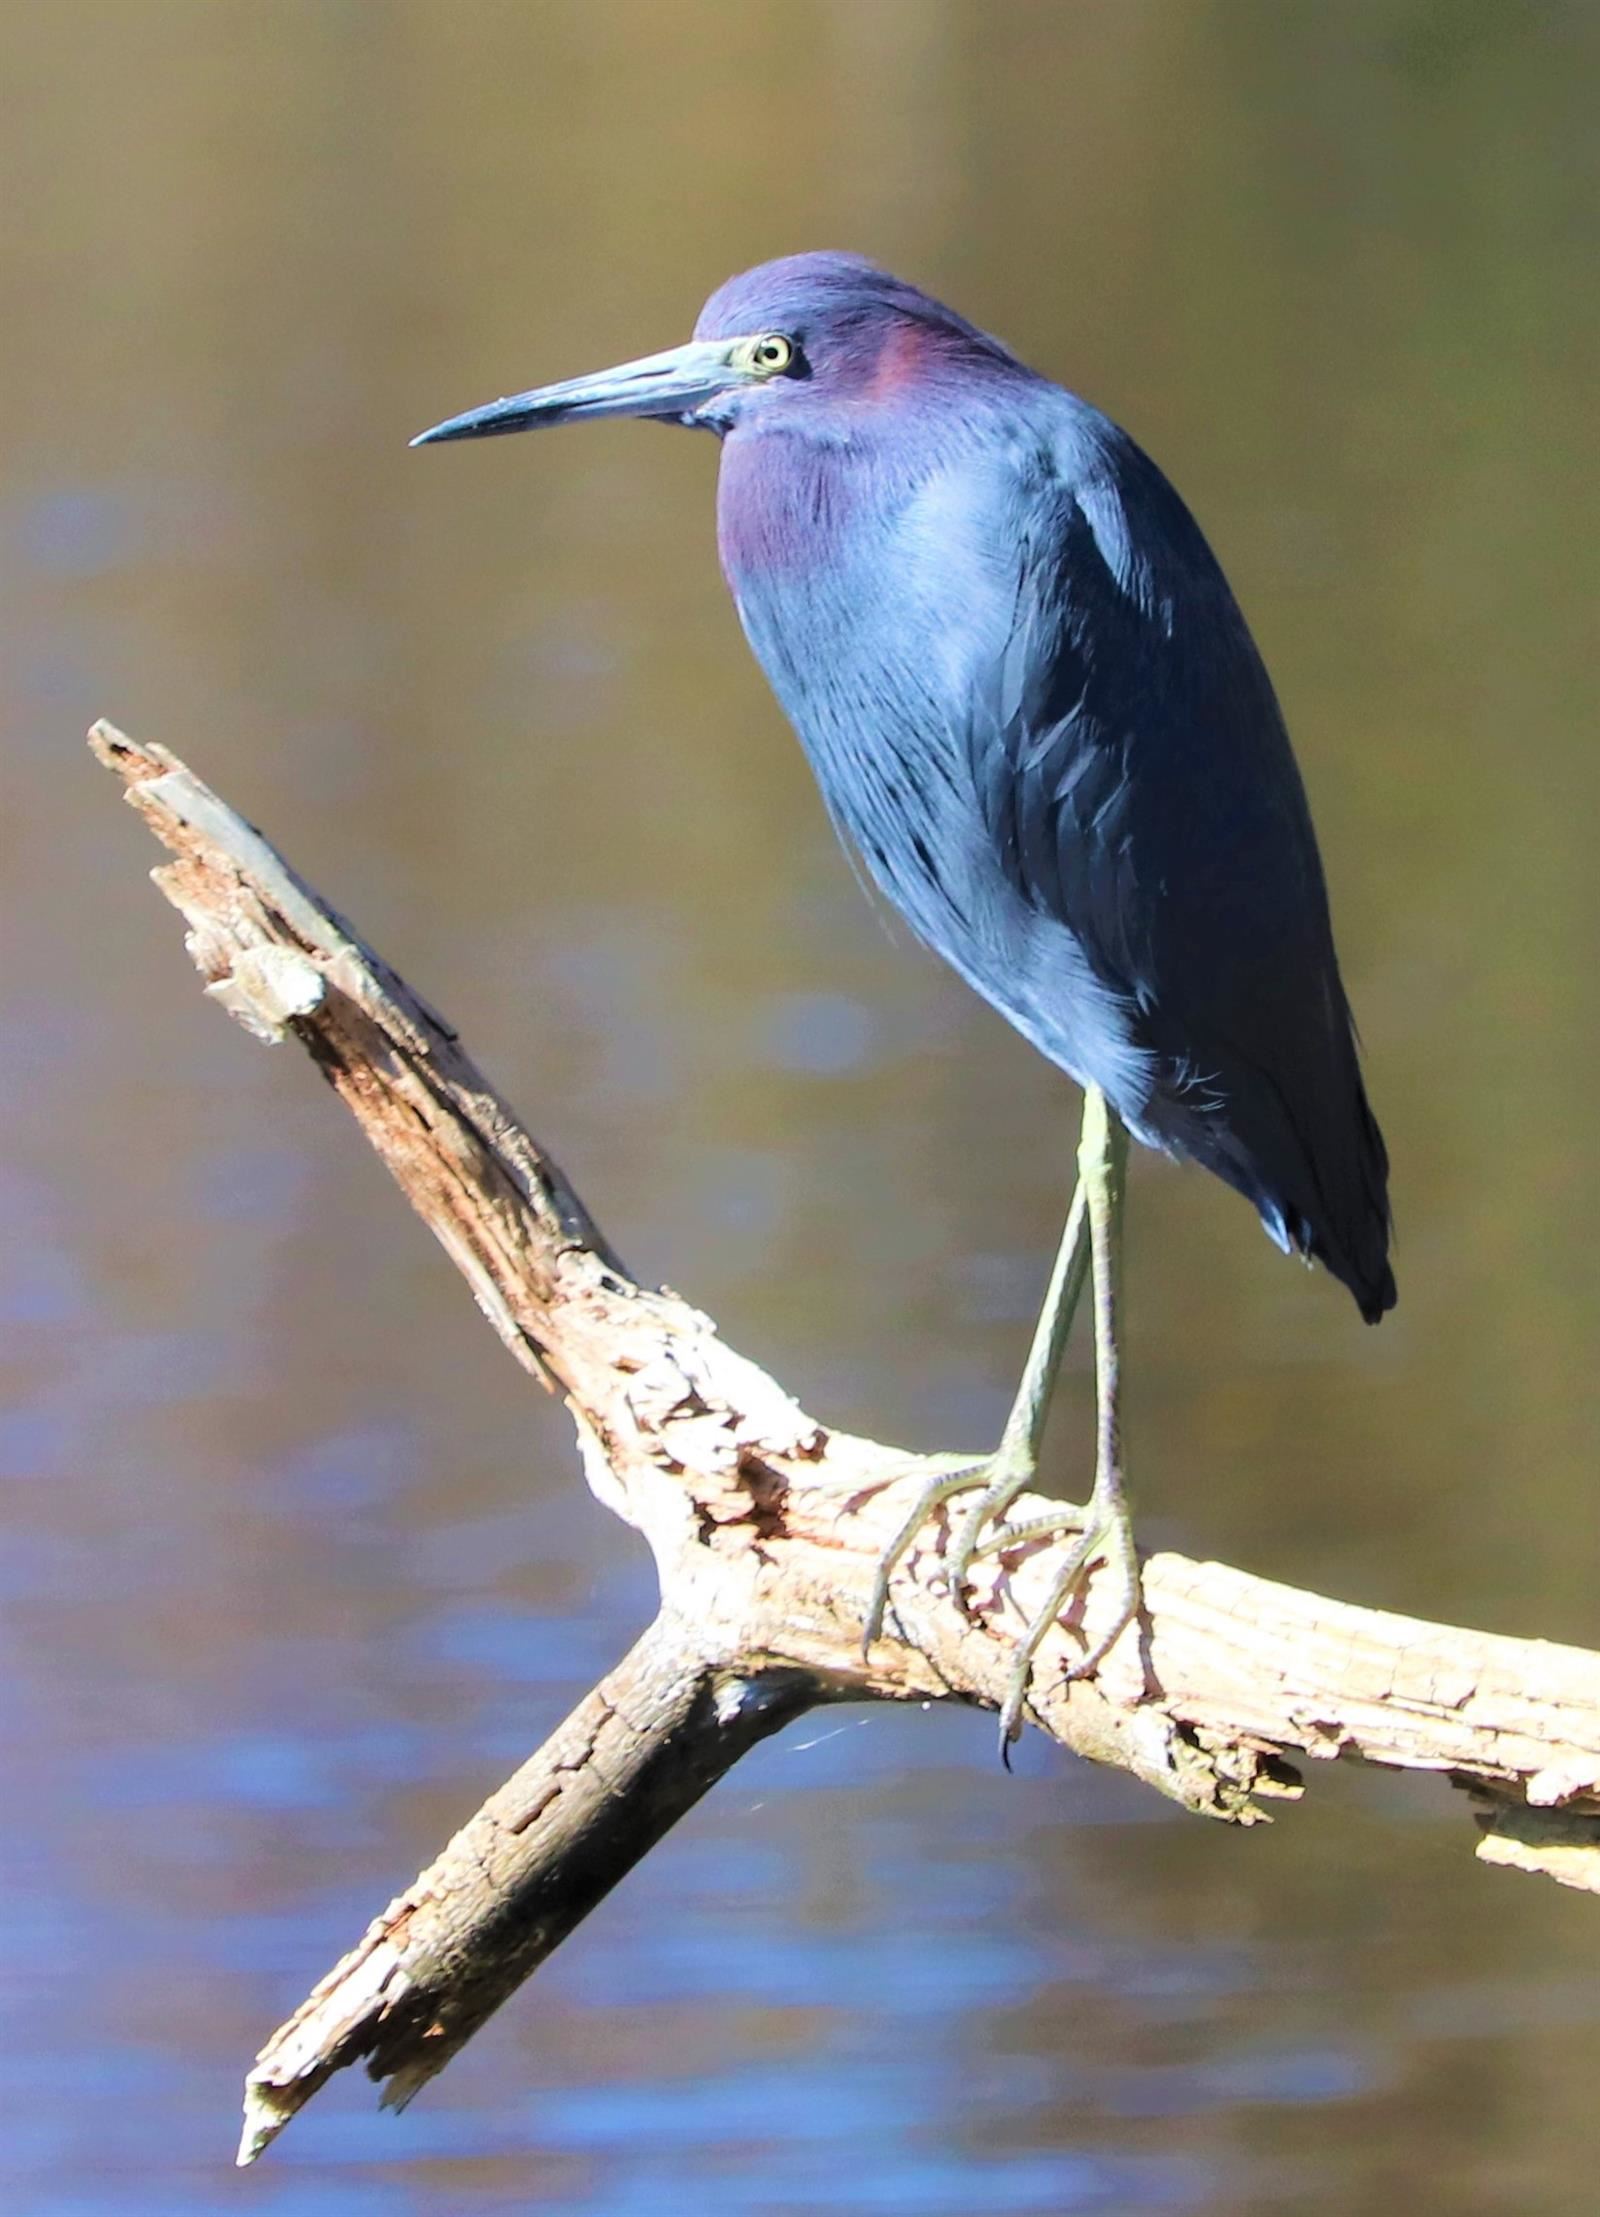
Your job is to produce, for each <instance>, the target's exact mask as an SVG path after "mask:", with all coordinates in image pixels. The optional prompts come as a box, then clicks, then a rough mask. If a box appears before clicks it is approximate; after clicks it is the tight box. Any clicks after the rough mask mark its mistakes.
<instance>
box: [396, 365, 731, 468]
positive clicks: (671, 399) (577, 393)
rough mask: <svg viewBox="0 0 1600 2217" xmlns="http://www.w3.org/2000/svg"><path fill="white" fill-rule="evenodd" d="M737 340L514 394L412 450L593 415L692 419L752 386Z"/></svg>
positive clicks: (422, 436) (452, 422)
mask: <svg viewBox="0 0 1600 2217" xmlns="http://www.w3.org/2000/svg"><path fill="white" fill-rule="evenodd" d="M738 344H739V342H738V340H737V339H691V340H690V341H689V343H688V345H687V346H675V347H670V348H669V349H668V350H667V352H666V353H665V354H647V355H645V356H644V357H643V359H642V360H641V361H637V362H624V363H622V365H621V366H620V367H619V368H617V369H609V370H600V371H598V372H597V373H596V374H595V375H594V376H593V377H570V378H568V379H567V381H566V383H565V384H564V385H541V386H540V387H539V388H538V390H537V391H536V392H531V393H514V394H513V395H512V397H511V398H510V399H509V400H492V401H490V403H489V405H488V406H487V407H486V408H470V409H468V411H467V413H466V414H465V415H464V416H451V417H450V418H449V420H448V421H447V422H445V423H436V424H435V425H434V427H433V429H432V430H431V431H423V432H421V433H419V434H418V436H417V437H416V438H414V439H413V440H412V442H411V444H412V445H413V446H435V445H438V444H440V443H441V442H442V441H444V440H446V439H493V438H498V437H499V436H500V434H501V433H502V432H505V431H533V430H536V429H537V428H538V427H539V425H540V424H544V423H582V422H585V421H592V420H593V419H594V418H596V417H599V416H660V417H665V418H666V419H667V420H668V421H669V422H671V421H674V420H677V419H680V418H683V417H686V416H692V415H693V413H694V411H695V410H696V409H697V408H700V407H703V406H704V404H705V403H706V402H707V401H708V400H714V399H715V398H716V396H717V395H718V394H719V393H723V392H726V391H727V390H728V389H729V387H730V386H734V385H744V384H748V383H750V382H752V379H751V377H750V373H749V371H747V370H744V369H740V368H737V367H736V366H735V364H734V359H733V356H734V350H735V348H736V347H737V346H738Z"/></svg>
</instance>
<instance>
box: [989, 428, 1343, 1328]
mask: <svg viewBox="0 0 1600 2217" xmlns="http://www.w3.org/2000/svg"><path fill="white" fill-rule="evenodd" d="M1011 513H1012V527H1011V528H1012V535H1013V538H1014V540H1015V541H1016V543H1017V544H1018V570H1017V595H1016V604H1015V615H1014V620H1013V623H1012V626H1011V630H1010V634H1009V637H1008V638H1007V641H1006V644H1005V649H1004V652H1003V654H1002V655H1001V656H1000V657H999V659H998V661H994V660H993V659H991V661H990V663H989V664H988V666H987V667H986V669H984V670H983V671H981V672H980V673H979V674H978V677H977V681H976V683H975V686H974V692H973V712H972V720H971V725H970V735H969V745H970V766H971V773H972V777H973V780H974V784H975V787H976V790H977V792H978V795H979V801H980V806H981V808H982V810H983V814H984V819H985V825H986V829H987V832H988V835H989V838H990V839H991V841H992V843H993V848H994V851H995V852H996V853H997V854H998V856H999V857H1000V860H1001V866H1002V868H1003V869H1004V870H1005V872H1006V874H1007V876H1008V877H1009V879H1010V881H1011V883H1012V885H1013V886H1014V888H1015V889H1016V891H1017V892H1018V893H1019V894H1020V895H1021V896H1022V898H1023V899H1024V900H1025V901H1026V902H1027V903H1028V904H1029V905H1030V906H1031V907H1032V908H1033V909H1034V910H1036V911H1037V912H1038V913H1039V914H1040V915H1041V916H1044V917H1048V918H1053V919H1055V920H1056V921H1058V922H1060V923H1062V924H1064V925H1065V926H1066V927H1067V929H1068V930H1069V931H1070V932H1071V933H1072V935H1073V938H1074V940H1075V941H1076V942H1077V944H1078V946H1079V948H1080V949H1081V951H1082V954H1083V956H1084V957H1085V959H1086V960H1087V961H1088V962H1089V964H1090V966H1091V967H1092V969H1093V970H1094V971H1095V973H1096V974H1097V975H1098V977H1099V978H1100V980H1101V981H1102V983H1103V984H1104V985H1105V986H1106V987H1108V988H1109V989H1110V990H1111V991H1112V992H1114V993H1115V994H1117V995H1118V997H1119V999H1120V1000H1121V1003H1122V1005H1123V1009H1124V1012H1125V1016H1126V1019H1127V1022H1128V1026H1129V1031H1130V1036H1131V1037H1132V1039H1133V1041H1134V1043H1135V1044H1136V1045H1138V1046H1140V1047H1142V1048H1144V1049H1146V1050H1147V1051H1148V1052H1149V1054H1150V1055H1151V1056H1152V1057H1153V1059H1154V1064H1155V1068H1156V1070H1157V1072H1158V1077H1157V1085H1156V1098H1155V1100H1154V1101H1153V1102H1152V1104H1151V1114H1150V1121H1151V1124H1152V1126H1153V1128H1154V1131H1155V1133H1156V1135H1157V1136H1163V1137H1166V1138H1167V1139H1168V1140H1169V1141H1170V1142H1171V1143H1172V1144H1174V1145H1176V1146H1177V1147H1179V1149H1180V1150H1181V1151H1182V1152H1185V1153H1194V1154H1197V1155H1199V1156H1200V1157H1201V1158H1202V1159H1205V1160H1207V1161H1209V1162H1210V1164H1211V1167H1213V1168H1215V1169H1217V1170H1219V1171H1220V1172H1221V1174H1222V1175H1224V1176H1225V1177H1227V1178H1229V1180H1230V1182H1232V1183H1234V1184H1236V1185H1240V1186H1241V1187H1242V1188H1243V1189H1244V1190H1247V1191H1249V1192H1250V1193H1251V1197H1252V1198H1253V1199H1255V1200H1256V1201H1257V1204H1258V1206H1260V1207H1261V1208H1262V1211H1263V1214H1264V1215H1266V1216H1267V1218H1268V1221H1269V1223H1272V1222H1273V1219H1274V1216H1275V1217H1276V1220H1277V1221H1276V1225H1275V1228H1276V1229H1277V1231H1278V1232H1279V1234H1280V1236H1285V1237H1287V1238H1289V1239H1291V1240H1292V1241H1293V1242H1294V1243H1295V1244H1297V1245H1302V1246H1309V1247H1311V1248H1312V1249H1313V1250H1314V1251H1316V1252H1319V1253H1323V1254H1324V1255H1325V1256H1326V1258H1327V1259H1329V1260H1330V1262H1331V1263H1332V1264H1333V1267H1334V1268H1335V1269H1336V1270H1337V1271H1338V1273H1339V1275H1341V1276H1344V1277H1346V1278H1347V1279H1348V1280H1349V1281H1351V1282H1352V1283H1355V1284H1356V1289H1357V1291H1358V1296H1359V1297H1360V1298H1362V1299H1363V1300H1364V1301H1366V1302H1368V1304H1369V1305H1370V1303H1371V1302H1372V1301H1373V1300H1376V1299H1377V1298H1378V1293H1377V1292H1376V1291H1374V1288H1375V1286H1380V1285H1381V1281H1382V1279H1383V1277H1384V1276H1385V1275H1386V1264H1385V1263H1384V1261H1383V1253H1384V1248H1385V1246H1386V1240H1387V1204H1386V1200H1385V1196H1384V1170H1385V1165H1384V1161H1383V1153H1382V1142H1381V1140H1380V1139H1379V1138H1378V1134H1377V1127H1376V1125H1375V1124H1374V1123H1373V1122H1372V1119H1371V1115H1370V1112H1369V1111H1368V1109H1367V1106H1366V1101H1365V1096H1364V1094H1363V1092H1362V1089H1361V1081H1360V1075H1359V1070H1358V1067H1357V1063H1356V1056H1355V1050H1354V1045H1353V1040H1352V1034H1351V1025H1350V1016H1349V1009H1348V1004H1347V1002H1346V1000H1345V996H1344V990H1343V986H1342V984H1341V982H1340V978H1339V971H1338V965H1337V961H1336V958H1335V955H1334V948H1333V937H1332V930H1331V926H1330V924H1329V919H1328V906H1327V896H1326V892H1325V890H1324V885H1323V877H1322V869H1321V864H1320V861H1319V859H1318V855H1317V848H1316V841H1315V837H1314V835H1313V832H1312V829H1311V819H1310V815H1309V812H1308V809H1307V806H1306V800H1305V794H1304V790H1303V788H1302V786H1301V782H1300V777H1299V772H1298V770H1297V768H1296V766H1295V762H1294V758H1293V755H1292V754H1291V752H1290V748H1289V741H1288V737H1287V734H1286V732H1285V730H1284V725H1283V720H1282V717H1281V715H1280V713H1279V709H1278V705H1277V701H1276V699H1275V697H1274V695H1273V691H1272V686H1271V683H1270V681H1269V679H1268V677H1267V674H1266V671H1265V669H1264V667H1263V665H1262V663H1261V659H1260V657H1259V655H1258V654H1257V652H1256V649H1255V646H1254V643H1253V642H1252V640H1251V638H1250V635H1249V632H1248V630H1247V629H1246V627H1245V623H1244V619H1243V617H1242V615H1241V614H1240V612H1239V609H1238V606H1237V604H1236V602H1235V601H1234V598H1233V595H1232V593H1231V592H1230V590H1229V588H1228V585H1227V582H1226V580H1225V578H1224V577H1223V575H1222V572H1221V569H1220V568H1219V566H1218V564H1217V562H1216V559H1215V557H1214V556H1213V555H1212V554H1211V551H1210V549H1209V548H1208V546H1207V545H1206V543H1205V540H1204V538H1203V537H1202V535H1201V533H1200V530H1199V528H1198V526H1197V525H1196V524H1195V523H1194V521H1193V519H1192V517H1191V516H1190V515H1189V513H1188V511H1187V509H1186V508H1185V507H1184V505H1183V503H1182V502H1181V501H1180V500H1179V498H1178V496H1177V494H1176V493H1175V492H1174V491H1173V490H1172V488H1171V487H1170V486H1169V485H1168V484H1167V482H1166V480H1165V478H1163V477H1162V476H1161V474H1160V472H1159V471H1158V470H1157V469H1156V468H1155V465H1154V464H1153V463H1152V462H1150V461H1149V459H1148V458H1147V457H1146V456H1145V455H1143V454H1142V453H1141V452H1140V450H1139V449H1138V448H1137V447H1136V446H1134V445H1133V443H1132V441H1131V440H1128V439H1126V438H1125V436H1124V435H1123V434H1121V433H1119V432H1116V431H1115V430H1114V428H1113V427H1112V426H1110V425H1109V424H1106V423H1105V422H1104V419H1101V418H1092V421H1091V425H1090V427H1089V428H1088V429H1085V428H1084V427H1083V426H1082V425H1079V424H1076V423H1075V424H1074V425H1073V426H1072V427H1071V431H1070V435H1068V436H1064V437H1063V438H1062V439H1061V440H1059V441H1057V442H1056V443H1055V444H1054V445H1053V446H1052V447H1051V448H1050V449H1049V450H1048V451H1047V454H1046V456H1045V458H1044V459H1043V460H1042V461H1037V462H1035V463H1034V464H1033V465H1032V467H1031V468H1030V469H1029V470H1028V471H1027V472H1025V473H1024V474H1023V475H1021V476H1020V477H1019V479H1018V481H1017V484H1016V486H1015V488H1014V494H1013V500H1012V509H1011Z"/></svg>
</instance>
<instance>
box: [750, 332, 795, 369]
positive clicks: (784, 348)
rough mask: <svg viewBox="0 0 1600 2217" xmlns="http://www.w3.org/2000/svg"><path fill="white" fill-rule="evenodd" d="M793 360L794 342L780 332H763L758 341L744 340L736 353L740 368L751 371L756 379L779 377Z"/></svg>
mask: <svg viewBox="0 0 1600 2217" xmlns="http://www.w3.org/2000/svg"><path fill="white" fill-rule="evenodd" d="M793 360H794V341H793V340H792V339H788V338H785V337H784V335H783V333H782V332H781V331H764V332H763V333H762V334H761V336H760V338H758V339H746V341H745V342H744V345H743V346H742V347H740V349H739V353H738V361H739V366H740V368H741V369H747V370H751V371H753V372H754V374H755V375H756V376H757V377H781V376H782V375H783V373H784V371H785V370H786V369H787V368H788V367H789V365H790V363H791V362H792V361H793Z"/></svg>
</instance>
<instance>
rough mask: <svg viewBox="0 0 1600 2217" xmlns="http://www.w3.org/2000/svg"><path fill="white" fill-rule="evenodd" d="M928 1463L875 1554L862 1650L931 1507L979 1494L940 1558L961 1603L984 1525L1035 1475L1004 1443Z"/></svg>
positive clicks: (867, 1648) (874, 1633) (874, 1634)
mask: <svg viewBox="0 0 1600 2217" xmlns="http://www.w3.org/2000/svg"><path fill="white" fill-rule="evenodd" d="M928 1467H929V1468H930V1469H931V1471H932V1473H933V1475H932V1476H931V1477H930V1478H929V1480H928V1483H927V1484H926V1485H925V1486H924V1487H923V1489H922V1491H921V1492H920V1493H919V1494H918V1495H917V1498H916V1501H915V1502H914V1503H913V1505H912V1508H911V1513H910V1515H909V1516H908V1517H907V1518H906V1520H905V1522H904V1523H903V1524H902V1525H901V1526H900V1529H899V1530H898V1531H897V1532H896V1533H895V1535H894V1538H893V1539H892V1540H891V1541H890V1542H889V1544H888V1546H887V1547H886V1548H885V1549H884V1551H883V1553H882V1554H881V1555H880V1556H879V1557H878V1575H877V1577H876V1579H875V1580H874V1581H873V1587H872V1600H871V1602H870V1603H869V1605H868V1608H867V1621H866V1624H865V1626H864V1627H863V1630H862V1634H861V1652H862V1655H863V1656H866V1655H869V1654H870V1653H871V1652H872V1645H873V1642H874V1641H875V1640H876V1639H877V1638H878V1636H879V1634H880V1633H881V1632H882V1630H883V1619H884V1615H885V1612H886V1611H887V1609H888V1606H889V1586H890V1582H891V1580H892V1579H893V1577H894V1574H895V1571H896V1570H897V1569H898V1568H899V1566H900V1564H901V1562H902V1561H903V1560H904V1558H905V1557H906V1555H908V1554H909V1553H910V1551H911V1548H912V1546H913V1545H914V1543H915V1541H916V1537H917V1534H918V1533H919V1532H920V1531H921V1530H922V1528H923V1526H924V1525H925V1524H926V1523H927V1522H928V1519H929V1518H930V1517H931V1516H933V1515H934V1513H935V1511H937V1510H939V1509H942V1508H943V1507H944V1505H945V1503H946V1502H947V1501H954V1500H955V1499H956V1498H957V1497H958V1496H959V1495H961V1494H964V1493H975V1494H977V1495H978V1500H977V1502H976V1504H975V1505H974V1507H973V1509H972V1510H971V1512H970V1513H969V1514H968V1516H967V1517H966V1518H965V1520H964V1521H963V1523H962V1525H961V1528H960V1531H959V1533H958V1534H957V1535H956V1537H955V1539H954V1541H953V1543H952V1545H951V1547H950V1551H949V1554H948V1555H947V1557H946V1562H945V1575H946V1578H947V1580H948V1583H949V1587H950V1592H951V1594H952V1596H953V1597H954V1599H955V1602H956V1605H957V1606H958V1607H963V1606H964V1601H963V1595H962V1588H963V1586H964V1585H965V1582H966V1576H967V1570H968V1568H969V1566H970V1564H971V1563H972V1560H973V1557H974V1556H975V1554H976V1553H977V1552H978V1541H979V1539H980V1537H981V1535H982V1532H983V1530H984V1528H985V1526H987V1525H988V1524H990V1523H992V1522H993V1520H994V1519H995V1518H996V1517H1003V1516H1004V1515H1005V1512H1006V1510H1007V1509H1009V1508H1010V1506H1011V1504H1012V1502H1013V1501H1015V1500H1016V1498H1017V1496H1018V1494H1020V1493H1025V1492H1026V1491H1027V1489H1028V1487H1029V1486H1031V1485H1032V1484H1033V1481H1034V1476H1035V1473H1034V1467H1033V1463H1032V1461H1031V1460H1029V1459H1025V1458H1023V1457H1021V1456H1019V1455H1016V1454H1014V1453H1011V1452H1009V1451H1008V1450H1007V1449H1006V1448H1005V1447H1001V1448H999V1449H997V1450H996V1452H995V1453H994V1454H992V1455H976V1456H975V1455H931V1456H929V1457H928ZM1069 1513H1071V1512H1069ZM1069 1529H1076V1527H1075V1526H1074V1527H1069Z"/></svg>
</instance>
